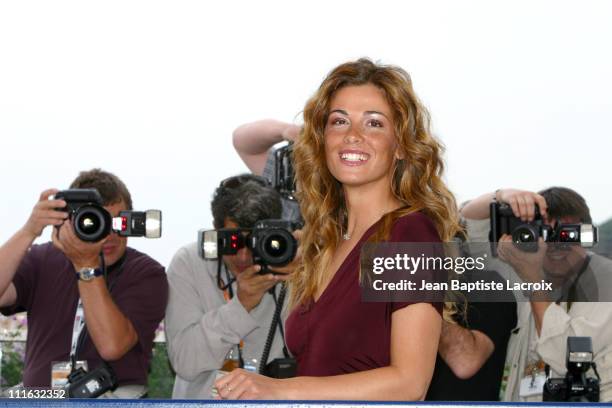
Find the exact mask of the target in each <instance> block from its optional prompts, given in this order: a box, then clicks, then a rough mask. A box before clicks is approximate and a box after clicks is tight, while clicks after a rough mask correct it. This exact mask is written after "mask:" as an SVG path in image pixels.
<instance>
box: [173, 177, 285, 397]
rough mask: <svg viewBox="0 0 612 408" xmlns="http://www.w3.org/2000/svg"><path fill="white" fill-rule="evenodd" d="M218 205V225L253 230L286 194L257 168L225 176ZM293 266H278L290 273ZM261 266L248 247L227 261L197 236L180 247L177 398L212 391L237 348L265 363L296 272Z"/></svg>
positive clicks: (276, 345) (273, 214)
mask: <svg viewBox="0 0 612 408" xmlns="http://www.w3.org/2000/svg"><path fill="white" fill-rule="evenodd" d="M211 207H212V213H213V219H214V227H215V229H222V228H241V229H249V228H251V227H253V225H254V224H255V223H256V222H257V221H260V220H264V219H276V218H280V215H281V202H280V195H279V193H278V192H277V191H276V190H274V189H273V188H272V187H269V186H268V185H267V183H266V181H265V180H264V179H262V178H261V177H258V176H254V175H251V174H244V175H240V176H236V177H230V178H228V179H226V180H224V181H222V182H221V184H220V185H219V187H218V188H217V189H216V191H215V194H214V197H213V200H212V204H211ZM219 262H221V264H220V263H219ZM290 265H291V264H290ZM290 265H289V266H286V267H283V268H281V269H275V271H277V272H289V271H290V270H291V266H290ZM260 270H261V266H260V265H255V264H254V263H253V257H252V253H251V250H250V249H249V248H246V247H243V248H241V249H239V250H238V251H237V253H236V254H235V255H223V256H222V260H216V259H203V258H202V257H200V255H199V254H198V248H197V245H196V243H192V244H189V245H186V246H184V247H183V248H181V249H179V251H178V252H177V253H176V255H175V256H174V258H173V259H172V262H171V263H170V266H169V267H168V280H169V282H170V299H169V302H168V309H167V311H166V338H167V341H168V354H169V356H170V361H171V363H172V366H173V368H174V370H175V371H176V374H177V375H176V381H175V384H174V391H173V394H172V395H173V398H198V399H208V398H212V394H211V392H212V385H213V382H214V380H215V378H216V375H217V372H218V370H220V369H221V368H222V367H223V366H224V362H226V360H227V359H226V357H227V356H228V354H229V353H230V352H231V353H234V352H237V354H238V356H236V353H234V355H232V358H234V359H236V358H238V360H240V363H239V364H240V365H242V363H245V365H244V366H245V367H246V365H251V368H252V369H256V367H257V365H258V364H263V363H264V362H260V361H259V359H260V357H261V355H262V352H263V350H264V345H265V343H266V337H267V335H268V332H269V328H270V324H271V322H272V316H273V314H274V311H275V308H276V298H277V297H278V296H279V293H280V286H281V285H278V286H277V284H278V283H281V282H284V281H286V280H287V278H288V275H287V274H271V273H268V274H258V272H260ZM270 289H272V290H273V291H274V295H272V294H269V293H268V292H269V291H270ZM282 321H284V313H283V318H282ZM281 327H282V326H281ZM278 334H279V331H278V330H277V331H276V332H275V336H274V339H273V342H272V346H271V350H270V355H269V356H270V360H272V359H274V358H276V357H282V356H283V354H284V353H283V347H284V342H283V339H282V337H281V336H279V335H278ZM254 360H257V361H254ZM225 368H226V369H228V368H227V367H225Z"/></svg>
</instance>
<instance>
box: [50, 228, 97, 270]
mask: <svg viewBox="0 0 612 408" xmlns="http://www.w3.org/2000/svg"><path fill="white" fill-rule="evenodd" d="M106 239H108V238H105V239H103V240H102V241H99V242H84V241H81V240H80V239H79V238H78V237H77V236H76V234H75V233H74V228H73V227H72V223H71V222H65V223H64V224H63V225H62V226H61V227H59V228H55V229H54V230H53V245H54V246H55V247H56V248H57V249H59V250H60V251H62V252H63V253H64V255H66V257H67V258H68V259H69V260H70V262H72V265H73V266H74V269H75V270H77V271H78V270H79V269H81V268H85V267H88V268H97V267H99V266H100V252H101V251H102V245H104V243H105V242H106Z"/></svg>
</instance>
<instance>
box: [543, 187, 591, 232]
mask: <svg viewBox="0 0 612 408" xmlns="http://www.w3.org/2000/svg"><path fill="white" fill-rule="evenodd" d="M538 194H540V195H541V196H542V197H544V199H545V200H546V204H548V218H549V219H555V218H561V217H576V218H578V219H579V220H580V222H582V223H585V224H591V223H592V221H591V211H590V210H589V207H588V206H587V203H586V201H585V200H584V198H583V197H582V196H581V195H580V194H578V193H577V192H575V191H574V190H572V189H569V188H567V187H549V188H547V189H545V190H542V191H540V192H539V193H538Z"/></svg>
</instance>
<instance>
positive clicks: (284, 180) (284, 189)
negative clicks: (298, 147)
mask: <svg viewBox="0 0 612 408" xmlns="http://www.w3.org/2000/svg"><path fill="white" fill-rule="evenodd" d="M272 186H273V187H274V188H275V189H276V190H277V191H278V192H279V193H280V195H281V196H282V197H283V198H286V199H287V200H295V172H294V170H293V143H292V142H290V143H289V144H287V145H285V146H283V147H280V148H278V149H276V150H275V151H274V180H273V181H272Z"/></svg>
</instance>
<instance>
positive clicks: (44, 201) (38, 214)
mask: <svg viewBox="0 0 612 408" xmlns="http://www.w3.org/2000/svg"><path fill="white" fill-rule="evenodd" d="M58 191H59V190H57V189H54V188H52V189H49V190H45V191H43V192H42V193H41V194H40V197H39V199H38V202H37V203H36V205H35V206H34V208H33V209H32V213H31V214H30V218H28V221H27V222H26V223H25V225H24V226H23V230H24V231H26V232H27V233H28V234H29V235H31V236H32V238H36V237H39V236H40V234H42V232H43V230H44V229H45V227H46V226H47V225H62V223H63V222H64V220H65V219H66V218H68V213H67V212H65V211H58V210H57V208H64V207H65V206H66V202H65V201H64V200H50V199H49V197H51V196H52V195H54V194H55V193H57V192H58Z"/></svg>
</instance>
